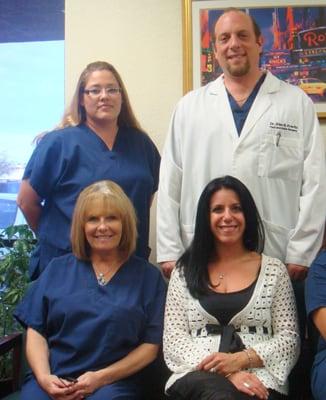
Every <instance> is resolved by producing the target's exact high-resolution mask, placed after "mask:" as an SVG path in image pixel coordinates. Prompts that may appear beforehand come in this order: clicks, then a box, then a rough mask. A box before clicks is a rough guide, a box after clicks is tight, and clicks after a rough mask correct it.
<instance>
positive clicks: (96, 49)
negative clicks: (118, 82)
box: [65, 0, 326, 261]
mask: <svg viewBox="0 0 326 400" xmlns="http://www.w3.org/2000/svg"><path fill="white" fill-rule="evenodd" d="M181 4H182V0H66V34H65V37H66V49H65V54H66V100H67V101H69V100H70V98H71V95H72V93H73V90H74V88H75V85H76V81H77V79H78V76H79V74H80V72H81V70H82V69H83V68H84V67H85V65H86V64H87V63H89V62H92V61H95V60H106V61H109V62H111V63H112V64H113V65H114V66H115V67H116V68H117V69H118V71H119V72H120V74H121V75H122V79H123V80H124V82H125V84H126V87H127V90H128V92H129V96H130V100H131V104H132V106H133V108H134V110H135V112H136V115H137V116H138V118H139V120H140V122H141V124H142V125H143V127H144V128H145V129H146V130H147V132H148V133H149V134H150V136H151V137H152V139H153V140H154V142H155V143H156V145H157V146H158V147H159V149H161V148H162V145H163V143H164V138H165V135H166V131H167V127H168V123H169V119H170V116H171V113H172V110H173V107H174V105H175V104H176V102H177V100H178V99H179V98H180V97H181V96H182V22H181V21H182V16H181ZM322 130H323V133H324V137H325V138H326V120H325V122H324V123H323V125H322ZM152 208H153V210H152V211H153V212H152V214H153V215H152V224H151V227H152V235H151V247H152V248H154V253H153V256H152V261H154V259H155V235H154V233H155V232H154V231H155V230H154V225H155V215H154V214H155V203H154V205H153V207H152Z"/></svg>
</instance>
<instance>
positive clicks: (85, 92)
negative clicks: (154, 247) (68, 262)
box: [17, 61, 160, 279]
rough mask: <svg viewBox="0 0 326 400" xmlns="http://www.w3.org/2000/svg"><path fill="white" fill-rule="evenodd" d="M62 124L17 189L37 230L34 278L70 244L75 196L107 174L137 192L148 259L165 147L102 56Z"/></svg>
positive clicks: (140, 248)
mask: <svg viewBox="0 0 326 400" xmlns="http://www.w3.org/2000/svg"><path fill="white" fill-rule="evenodd" d="M60 127H61V129H56V130H55V131H53V132H50V133H47V134H46V135H45V136H44V137H43V138H42V139H41V140H40V142H39V144H38V146H37V147H36V149H35V151H34V153H33V154H32V157H31V159H30V161H29V163H28V165H27V167H26V170H25V173H24V176H23V181H22V184H21V188H20V192H19V194H18V200H17V202H18V205H19V207H20V208H21V210H22V212H23V213H24V215H25V217H26V220H27V222H28V224H29V225H30V227H31V228H32V229H33V231H34V232H35V233H36V234H37V238H38V246H37V248H36V250H35V252H34V254H33V256H32V259H31V263H30V276H31V278H32V279H36V278H37V277H38V275H39V274H40V273H41V272H42V271H43V270H44V268H45V267H46V265H47V264H48V262H49V261H50V260H51V259H52V258H53V257H56V256H60V255H62V254H65V253H67V252H69V251H70V242H69V230H70V224H71V217H72V212H73V208H74V205H75V202H76V199H77V196H78V195H79V193H80V192H81V190H82V189H83V188H85V187H86V186H88V185H90V184H92V183H94V182H96V181H99V180H103V179H110V180H112V181H114V182H116V183H118V184H119V185H120V186H121V187H122V188H123V190H124V191H125V193H126V194H127V195H128V196H129V198H130V199H131V201H132V203H133V205H134V207H135V209H136V214H137V219H138V232H139V237H138V242H137V248H136V254H137V255H139V256H141V257H144V258H146V259H147V258H148V256H149V252H150V250H149V247H148V237H149V213H150V206H151V202H152V198H153V195H154V193H155V192H156V190H157V186H158V174H159V164H160V155H159V153H158V150H157V148H156V147H155V145H154V143H153V142H152V141H151V139H150V138H149V136H148V135H147V134H146V133H144V132H143V131H142V129H141V128H140V125H139V123H138V122H137V120H136V118H135V116H134V113H133V111H132V109H131V106H130V103H129V99H128V95H127V91H126V89H125V86H124V84H123V82H122V80H121V77H120V75H119V74H118V72H117V71H116V70H115V68H114V67H113V66H112V65H110V64H108V63H106V62H102V61H98V62H94V63H91V64H89V65H88V66H87V67H86V68H85V70H84V71H83V72H82V74H81V76H80V78H79V81H78V84H77V88H76V91H75V94H74V97H73V99H72V102H71V106H70V108H69V109H68V110H67V112H66V113H65V115H64V117H63V120H62V122H61V124H60Z"/></svg>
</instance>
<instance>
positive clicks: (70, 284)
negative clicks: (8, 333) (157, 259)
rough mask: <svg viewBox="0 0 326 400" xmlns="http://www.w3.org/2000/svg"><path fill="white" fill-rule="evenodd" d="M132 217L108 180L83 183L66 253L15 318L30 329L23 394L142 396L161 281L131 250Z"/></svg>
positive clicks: (158, 332)
mask: <svg viewBox="0 0 326 400" xmlns="http://www.w3.org/2000/svg"><path fill="white" fill-rule="evenodd" d="M136 236H137V228H136V215H135V211H134V208H133V206H132V204H131V202H130V200H129V199H128V197H127V196H126V195H125V194H124V192H123V190H122V189H121V188H120V187H119V186H118V185H116V184H115V183H113V182H111V181H101V182H97V183H94V184H92V185H90V186H89V187H87V188H85V189H84V190H83V191H82V192H81V194H80V196H79V197H78V200H77V203H76V208H75V211H74V214H73V219H72V229H71V243H72V251H73V253H71V254H66V255H64V256H61V257H57V258H54V259H53V260H52V261H51V262H50V263H49V265H48V266H47V268H46V269H45V271H44V272H43V273H42V274H41V275H40V277H39V278H38V279H37V280H36V281H35V282H33V284H32V285H31V288H30V290H29V292H28V293H27V294H26V296H25V298H24V299H23V301H22V303H21V304H20V305H19V306H18V307H17V309H16V310H15V317H16V318H17V319H18V320H19V321H20V323H21V324H22V325H23V326H24V327H26V328H27V334H26V355H27V360H28V362H29V364H30V367H31V369H32V374H29V375H28V376H27V377H26V379H25V383H24V385H23V388H22V393H21V400H31V399H37V400H49V399H55V400H63V399H64V400H79V399H83V398H85V397H87V398H88V399H90V400H114V399H117V400H124V399H125V400H136V399H137V400H142V399H143V397H142V389H143V388H142V383H143V381H142V373H141V370H142V369H143V368H144V367H145V366H147V365H148V364H150V363H151V362H152V361H153V360H154V359H155V358H156V356H157V352H158V348H159V345H160V343H161V339H162V331H163V314H164V303H165V292H166V285H165V282H164V280H163V278H162V275H161V273H160V271H159V270H158V268H156V267H154V266H153V265H151V264H149V262H148V261H146V260H144V259H143V258H140V257H137V256H134V255H133V251H134V248H135V246H136Z"/></svg>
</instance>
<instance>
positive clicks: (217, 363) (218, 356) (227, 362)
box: [197, 352, 243, 376]
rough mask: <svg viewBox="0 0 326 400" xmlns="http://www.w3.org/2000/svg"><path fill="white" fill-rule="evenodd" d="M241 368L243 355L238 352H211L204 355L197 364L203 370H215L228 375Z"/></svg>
mask: <svg viewBox="0 0 326 400" xmlns="http://www.w3.org/2000/svg"><path fill="white" fill-rule="evenodd" d="M241 368H243V355H242V354H241V353H240V352H238V353H213V354H210V355H209V356H207V357H205V358H204V359H203V361H202V362H201V363H200V364H199V365H198V366H197V369H199V370H203V371H211V372H217V373H218V374H220V375H224V376H226V375H228V374H232V373H233V372H237V371H239V370H240V369H241Z"/></svg>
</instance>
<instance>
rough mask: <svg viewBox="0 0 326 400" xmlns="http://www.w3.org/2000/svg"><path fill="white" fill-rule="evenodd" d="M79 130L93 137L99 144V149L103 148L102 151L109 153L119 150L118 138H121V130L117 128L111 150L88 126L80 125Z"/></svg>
mask: <svg viewBox="0 0 326 400" xmlns="http://www.w3.org/2000/svg"><path fill="white" fill-rule="evenodd" d="M81 128H82V129H84V130H85V132H87V133H89V134H91V135H93V136H94V137H95V139H96V140H97V142H98V143H100V145H101V147H102V148H103V150H104V151H110V152H114V151H116V150H117V148H119V143H120V137H121V130H120V128H119V127H118V131H117V134H116V137H115V139H114V142H113V146H112V149H110V148H109V147H108V146H107V144H106V143H105V142H104V140H103V139H102V138H101V137H100V136H99V135H98V134H97V133H96V132H95V131H94V130H93V129H92V128H90V127H89V126H88V125H86V124H83V125H81Z"/></svg>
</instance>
